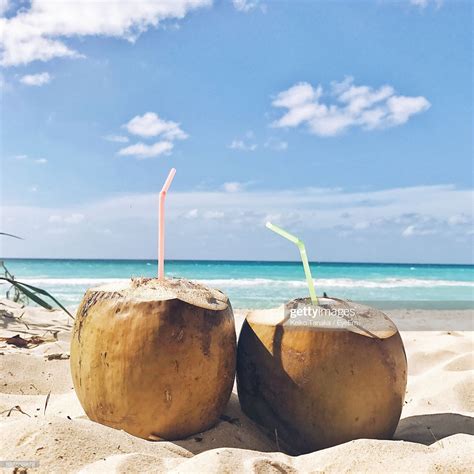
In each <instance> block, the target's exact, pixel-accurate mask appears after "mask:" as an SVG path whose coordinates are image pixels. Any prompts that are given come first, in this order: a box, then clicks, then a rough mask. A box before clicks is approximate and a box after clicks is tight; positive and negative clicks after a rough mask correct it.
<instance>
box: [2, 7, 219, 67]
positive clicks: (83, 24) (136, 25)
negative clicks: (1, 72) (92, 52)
mask: <svg viewBox="0 0 474 474" xmlns="http://www.w3.org/2000/svg"><path fill="white" fill-rule="evenodd" d="M4 3H5V2H3V4H4ZM211 3H212V1H211V0H174V1H146V2H131V1H122V0H109V1H107V2H102V1H94V2H91V1H88V0H75V1H73V2H52V1H50V0H32V2H31V5H29V8H20V9H18V10H17V12H16V15H15V16H13V17H11V18H0V47H1V60H0V63H1V64H2V65H3V66H17V65H20V64H28V63H30V62H32V61H35V60H40V61H49V60H50V59H53V58H56V57H80V56H81V54H80V53H79V52H77V51H75V50H73V49H72V48H71V47H70V46H68V45H67V44H66V39H67V38H71V37H85V36H106V37H113V38H123V39H126V40H128V41H131V42H133V41H135V40H136V39H137V38H138V37H139V36H140V34H141V33H143V32H145V31H146V30H147V29H148V28H151V27H157V26H158V25H159V24H160V23H161V22H163V21H164V20H173V19H175V20H176V19H182V18H184V17H185V16H186V14H187V13H188V12H189V11H191V10H195V9H197V8H200V7H204V6H208V5H210V4H211Z"/></svg>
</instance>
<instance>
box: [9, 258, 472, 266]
mask: <svg viewBox="0 0 474 474" xmlns="http://www.w3.org/2000/svg"><path fill="white" fill-rule="evenodd" d="M2 260H3V261H5V260H57V261H60V260H75V261H98V262H106V261H120V262H144V261H147V262H148V261H151V262H156V264H157V265H158V259H156V258H89V257H77V258H69V257H0V261H2ZM165 262H214V263H281V264H294V263H301V261H300V260H234V259H207V258H197V259H188V258H170V259H166V260H165ZM309 263H311V264H315V265H317V264H324V265H326V264H329V265H438V266H471V267H472V266H474V262H473V263H436V262H374V261H368V262H361V261H329V260H311V261H310V262H309Z"/></svg>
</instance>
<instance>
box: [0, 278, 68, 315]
mask: <svg viewBox="0 0 474 474" xmlns="http://www.w3.org/2000/svg"><path fill="white" fill-rule="evenodd" d="M0 280H5V281H8V282H9V283H10V284H11V285H13V286H14V287H16V288H18V290H20V291H21V292H22V293H24V294H25V295H26V296H27V297H28V298H30V299H31V300H32V301H34V302H35V303H36V304H38V305H40V306H41V307H43V308H45V309H53V307H52V306H51V305H50V304H49V303H47V302H46V301H44V300H43V299H42V298H40V297H39V296H38V295H37V294H36V293H39V294H41V295H44V296H47V297H48V298H51V299H52V300H53V301H54V302H55V303H56V304H57V305H58V306H59V307H60V308H61V309H62V310H63V311H64V312H66V313H67V314H68V316H69V317H71V318H72V319H74V316H73V315H72V314H71V313H70V312H69V311H68V310H67V309H66V308H65V307H64V306H63V305H62V304H61V303H60V302H59V301H58V300H57V299H56V298H55V297H54V296H53V295H51V294H50V293H48V292H47V291H46V290H43V289H42V288H38V287H36V286H33V285H29V284H28V283H24V282H21V281H18V280H13V279H11V278H6V277H0Z"/></svg>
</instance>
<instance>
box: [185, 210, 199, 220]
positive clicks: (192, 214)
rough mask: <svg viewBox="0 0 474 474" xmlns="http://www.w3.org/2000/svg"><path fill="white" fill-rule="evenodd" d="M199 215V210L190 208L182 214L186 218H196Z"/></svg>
mask: <svg viewBox="0 0 474 474" xmlns="http://www.w3.org/2000/svg"><path fill="white" fill-rule="evenodd" d="M198 215H199V211H198V210H197V209H191V210H190V211H188V212H186V213H185V214H184V217H185V218H186V219H196V218H197V217H198Z"/></svg>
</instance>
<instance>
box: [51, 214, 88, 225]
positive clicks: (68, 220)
mask: <svg viewBox="0 0 474 474" xmlns="http://www.w3.org/2000/svg"><path fill="white" fill-rule="evenodd" d="M83 220H84V214H80V213H73V214H68V215H59V214H52V215H50V216H49V218H48V222H51V223H52V224H57V223H65V224H80V223H81V222H82V221H83Z"/></svg>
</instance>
